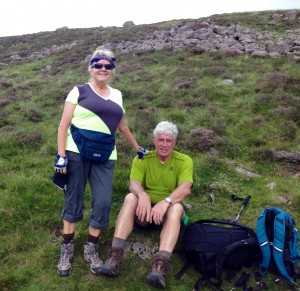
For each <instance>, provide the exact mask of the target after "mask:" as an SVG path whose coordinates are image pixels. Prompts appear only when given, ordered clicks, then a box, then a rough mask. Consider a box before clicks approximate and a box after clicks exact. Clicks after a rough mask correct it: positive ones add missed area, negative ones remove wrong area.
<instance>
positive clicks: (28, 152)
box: [0, 12, 300, 291]
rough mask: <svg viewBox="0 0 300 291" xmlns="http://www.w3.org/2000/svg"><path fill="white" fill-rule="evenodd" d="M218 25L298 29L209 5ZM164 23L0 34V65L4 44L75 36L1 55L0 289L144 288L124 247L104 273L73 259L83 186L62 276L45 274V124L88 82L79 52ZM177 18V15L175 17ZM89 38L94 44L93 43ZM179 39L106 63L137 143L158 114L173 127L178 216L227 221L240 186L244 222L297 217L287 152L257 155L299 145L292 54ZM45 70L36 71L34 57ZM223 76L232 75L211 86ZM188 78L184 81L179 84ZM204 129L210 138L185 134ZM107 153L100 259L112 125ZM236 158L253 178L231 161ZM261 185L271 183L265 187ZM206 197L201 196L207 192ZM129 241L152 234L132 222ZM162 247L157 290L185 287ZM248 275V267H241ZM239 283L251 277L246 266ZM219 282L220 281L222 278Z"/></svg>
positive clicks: (48, 173)
mask: <svg viewBox="0 0 300 291" xmlns="http://www.w3.org/2000/svg"><path fill="white" fill-rule="evenodd" d="M212 19H213V20H214V21H216V22H217V23H218V24H220V25H227V24H229V23H233V22H234V21H236V22H238V23H240V24H241V25H244V26H249V27H252V28H255V29H257V30H265V29H270V30H272V33H277V34H278V36H280V35H282V34H283V33H284V31H285V30H286V29H294V28H296V27H299V23H297V21H295V22H293V23H288V22H285V21H284V20H280V21H278V23H276V25H274V26H272V27H270V26H269V25H268V20H267V19H266V17H265V14H264V13H263V12H256V13H253V14H247V13H246V14H244V13H237V14H230V15H227V14H225V15H215V16H213V17H212ZM172 23H173V22H164V23H159V24H155V25H151V26H136V27H135V28H134V29H133V30H125V29H122V28H107V29H104V28H101V27H99V28H93V29H82V30H80V29H71V30H66V31H57V32H45V33H41V34H40V35H38V37H37V35H27V36H20V37H10V38H3V39H0V47H1V48H2V50H1V52H0V63H5V62H7V57H8V56H10V55H11V54H12V53H13V52H15V53H18V54H19V55H20V56H26V55H28V53H30V52H36V51H42V50H43V49H44V48H45V47H51V46H52V45H53V44H56V45H63V44H65V43H70V42H71V41H74V40H81V41H79V42H78V43H77V45H75V46H74V47H73V48H72V49H71V50H70V51H59V52H57V53H56V54H54V55H51V56H47V57H44V58H42V59H38V60H26V61H22V62H20V63H18V64H12V65H8V66H6V65H1V80H0V168H1V171H0V235H1V240H0V262H1V268H0V290H5V291H7V290H26V291H28V290H30V291H31V290H94V289H100V290H126V291H127V290H152V289H151V288H150V287H148V286H147V285H145V278H146V275H147V273H148V271H149V265H150V260H142V259H141V258H139V257H138V256H137V255H136V254H134V253H133V252H130V251H128V252H126V255H125V258H124V261H123V263H122V266H121V274H120V276H119V277H118V278H116V279H109V278H102V277H95V276H93V275H91V274H90V272H89V270H88V266H87V264H86V263H85V262H84V261H83V258H82V256H83V243H84V241H85V239H86V236H87V220H88V215H89V208H90V200H91V197H90V189H89V187H87V190H86V197H85V198H86V199H85V207H86V208H85V213H84V220H83V222H82V223H80V224H78V228H77V231H76V248H75V263H74V270H73V272H72V274H71V276H70V277H68V278H60V277H59V276H57V274H56V264H57V260H58V258H59V251H60V243H61V228H62V222H61V217H60V215H61V209H62V205H63V194H62V193H61V191H60V190H58V189H57V188H56V187H55V186H54V185H53V183H52V181H51V179H52V175H53V162H54V158H55V155H56V147H57V145H56V134H57V127H58V124H59V121H60V116H61V113H62V109H63V103H64V100H65V98H66V96H67V94H68V92H69V91H70V90H71V89H72V88H73V86H74V85H76V84H81V83H83V82H86V81H88V79H89V75H88V72H87V63H82V61H83V60H84V59H85V58H86V56H87V55H88V54H91V52H92V51H93V50H94V49H95V48H96V47H97V45H98V44H100V43H101V42H102V41H103V42H113V41H118V42H119V41H121V40H125V39H126V40H135V39H136V38H137V35H138V34H147V33H149V32H150V31H154V30H159V29H164V28H165V27H169V25H172ZM175 23H177V21H175ZM95 39H97V41H99V43H97V44H96V43H95ZM190 49H191V48H188V47H187V48H184V49H182V50H178V51H173V52H170V51H165V50H161V51H157V52H140V53H139V54H133V53H126V52H116V53H117V58H118V63H117V70H116V74H115V76H114V80H113V82H112V86H113V87H116V88H118V89H120V90H121V91H122V93H123V98H124V106H125V109H126V115H125V117H126V120H127V122H128V124H129V127H130V128H131V130H132V131H133V132H134V134H135V136H136V138H137V140H138V141H139V142H140V144H141V145H142V146H144V147H146V148H148V149H152V147H153V145H152V131H153V129H154V127H155V125H156V124H157V123H158V122H159V121H161V120H166V119H167V120H170V121H172V122H174V123H176V124H177V125H178V128H179V132H180V134H179V139H178V144H177V147H176V149H177V150H180V151H182V152H184V153H187V154H189V155H190V156H191V157H192V158H193V161H194V176H195V182H194V186H193V193H192V195H191V196H190V197H189V198H188V199H187V201H186V202H187V203H189V204H190V205H191V209H190V210H189V215H190V220H191V221H196V220H198V219H202V218H212V217H217V218H226V219H234V218H235V217H236V215H237V213H238V211H239V209H240V207H241V203H239V202H234V201H232V200H231V198H230V197H231V194H232V193H236V194H238V195H239V196H242V197H246V196H247V195H251V197H252V198H251V200H250V203H249V205H248V206H247V207H246V208H245V209H244V210H243V212H242V215H241V218H240V221H241V222H242V223H245V224H247V225H249V226H251V227H253V228H255V224H256V219H257V216H258V214H259V212H260V211H261V210H262V209H264V208H265V207H268V206H278V207H281V208H283V209H285V210H286V211H288V212H290V213H291V214H292V216H293V217H294V218H295V220H296V222H297V217H298V213H299V211H300V197H299V196H300V191H299V189H300V181H299V162H298V163H287V162H284V161H282V162H278V161H272V160H267V159H266V158H264V157H265V155H264V153H265V152H266V151H270V150H286V151H299V150H300V142H299V141H300V135H299V125H300V113H299V112H300V107H299V104H300V102H299V101H300V97H299V78H300V70H299V60H297V59H295V58H292V57H291V56H281V57H277V58H268V57H247V58H246V57H245V56H243V55H241V56H234V57H229V56H224V55H223V54H221V53H217V52H216V53H204V54H202V55H194V54H192V53H191V50H190ZM49 65H50V66H51V69H50V71H49V72H48V73H43V72H42V71H43V69H45V67H46V66H49ZM224 79H232V80H233V81H234V85H231V86H226V85H224V84H222V81H223V80H224ZM183 84H188V86H183ZM200 127H201V128H204V129H205V130H210V131H212V132H213V138H212V139H209V138H205V137H203V136H202V137H199V136H193V135H192V132H193V130H196V129H199V128H200ZM117 145H118V148H119V159H118V161H117V164H116V168H115V177H114V189H113V190H114V192H113V203H112V210H111V216H110V222H111V223H110V228H109V230H108V231H106V232H104V233H103V235H102V236H101V239H100V254H101V257H102V259H105V256H106V252H107V250H108V248H109V246H110V243H111V239H112V236H113V231H114V223H115V220H116V217H117V214H118V211H119V210H120V207H121V205H122V201H123V198H124V196H125V194H126V193H127V191H128V185H129V174H130V166H131V161H132V159H133V157H134V155H135V153H134V151H133V150H132V149H131V148H130V146H129V145H128V144H127V143H126V142H125V140H124V139H123V138H122V137H121V136H120V135H119V134H118V135H117ZM238 166H239V167H242V168H244V169H246V170H248V171H250V172H252V173H256V174H258V176H257V177H248V176H246V175H244V174H241V173H239V172H237V171H236V167H238ZM270 185H275V187H274V188H272V189H271V188H270ZM212 193H213V194H214V196H215V202H214V203H212V199H211V194H212ZM130 239H131V240H139V241H142V242H147V243H149V244H152V245H155V244H157V242H158V239H159V233H158V232H151V233H148V232H144V231H142V232H134V233H133V234H132V236H131V237H130ZM179 249H180V240H179V241H178V244H177V246H176V252H175V254H174V256H173V257H172V264H171V269H170V272H169V274H168V276H167V286H168V287H167V288H166V290H192V288H193V284H194V282H195V280H196V279H197V278H198V276H199V275H198V274H197V272H196V271H195V270H193V269H191V270H189V271H188V272H187V273H186V274H185V275H184V277H183V278H182V279H181V280H180V281H176V280H174V278H173V277H174V275H175V274H176V273H177V272H178V271H179V270H180V268H181V267H182V264H183V261H182V259H181V257H180V255H179V254H178V251H179ZM249 271H250V272H251V274H252V273H253V272H252V270H249ZM274 278H275V277H274V276H273V275H268V276H266V277H265V278H264V280H265V281H266V282H267V285H268V288H269V290H286V289H287V285H286V284H285V282H281V283H280V285H275V284H274V282H273V280H274ZM250 282H251V285H252V286H253V287H254V286H255V282H254V278H253V276H251V280H250ZM223 287H224V290H230V288H231V287H232V284H229V283H228V282H226V281H224V286H223Z"/></svg>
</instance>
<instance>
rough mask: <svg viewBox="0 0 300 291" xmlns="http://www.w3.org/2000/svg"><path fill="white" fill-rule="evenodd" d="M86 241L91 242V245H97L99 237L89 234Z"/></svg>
mask: <svg viewBox="0 0 300 291" xmlns="http://www.w3.org/2000/svg"><path fill="white" fill-rule="evenodd" d="M87 241H88V242H91V243H93V244H97V243H98V241H99V236H93V235H91V234H89V236H88V238H87Z"/></svg>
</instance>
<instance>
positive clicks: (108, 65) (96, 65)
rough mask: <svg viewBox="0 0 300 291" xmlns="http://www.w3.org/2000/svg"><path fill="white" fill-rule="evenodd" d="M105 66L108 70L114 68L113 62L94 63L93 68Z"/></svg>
mask: <svg viewBox="0 0 300 291" xmlns="http://www.w3.org/2000/svg"><path fill="white" fill-rule="evenodd" d="M103 67H104V68H105V69H106V70H112V69H113V66H112V65H111V64H94V65H93V66H92V68H95V69H102V68H103Z"/></svg>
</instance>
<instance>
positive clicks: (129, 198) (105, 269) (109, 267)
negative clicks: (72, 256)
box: [99, 193, 138, 277]
mask: <svg viewBox="0 0 300 291" xmlns="http://www.w3.org/2000/svg"><path fill="white" fill-rule="evenodd" d="M137 204H138V198H137V197H136V196H135V195H134V194H132V193H129V194H128V195H126V197H125V199H124V202H123V206H122V208H121V210H120V213H119V215H118V218H117V221H116V226H115V233H114V237H113V241H112V245H111V248H110V249H109V252H108V258H107V260H106V262H105V264H104V265H102V266H101V267H100V271H99V273H100V274H102V275H106V276H109V277H116V276H118V274H119V267H120V264H121V260H122V256H123V253H124V248H125V243H126V240H127V238H128V236H129V235H130V233H131V232H132V229H133V225H134V219H135V212H136V207H137Z"/></svg>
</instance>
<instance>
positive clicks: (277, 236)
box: [273, 211, 294, 283]
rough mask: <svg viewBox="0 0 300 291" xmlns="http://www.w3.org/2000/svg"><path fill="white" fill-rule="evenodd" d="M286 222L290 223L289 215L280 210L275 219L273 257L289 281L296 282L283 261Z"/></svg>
mask: <svg viewBox="0 0 300 291" xmlns="http://www.w3.org/2000/svg"><path fill="white" fill-rule="evenodd" d="M286 224H289V217H288V216H287V215H286V213H285V212H283V211H279V212H278V213H277V214H276V216H275V219H274V245H273V257H274V261H275V263H276V266H277V268H278V270H279V272H280V274H281V275H282V276H283V277H284V278H285V279H286V280H288V281H289V282H292V283H294V280H293V278H291V277H290V275H289V274H288V272H287V270H286V268H285V265H284V261H283V251H284V241H285V227H286Z"/></svg>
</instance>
